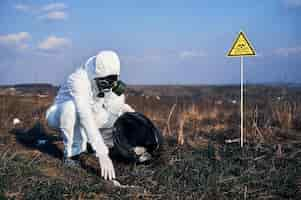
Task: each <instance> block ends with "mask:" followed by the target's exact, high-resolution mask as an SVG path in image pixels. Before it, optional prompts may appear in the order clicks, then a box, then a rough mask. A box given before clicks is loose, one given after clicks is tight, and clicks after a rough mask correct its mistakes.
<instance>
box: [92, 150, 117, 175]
mask: <svg viewBox="0 0 301 200" xmlns="http://www.w3.org/2000/svg"><path fill="white" fill-rule="evenodd" d="M96 156H97V157H98V160H99V164H100V167H101V176H102V177H103V178H104V179H105V180H113V179H115V170H114V166H113V163H112V160H111V158H110V157H109V156H108V155H106V154H98V155H96Z"/></svg>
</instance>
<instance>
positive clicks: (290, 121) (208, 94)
mask: <svg viewBox="0 0 301 200" xmlns="http://www.w3.org/2000/svg"><path fill="white" fill-rule="evenodd" d="M239 89H240V88H239V86H131V87H130V88H129V89H128V91H127V102H128V103H129V104H130V105H132V106H133V107H134V108H135V109H136V110H137V111H139V112H142V113H144V114H145V115H146V116H148V117H149V118H150V119H151V120H152V121H153V122H154V123H155V124H156V125H157V126H158V127H159V129H160V130H161V131H162V134H163V136H164V138H165V143H164V147H163V150H162V152H161V156H160V157H159V158H157V159H155V160H154V161H153V162H151V163H149V164H135V163H127V162H124V161H121V160H117V159H114V160H113V162H114V165H115V170H116V173H117V179H118V180H119V181H120V182H121V183H122V184H125V185H130V186H132V187H125V188H119V187H113V186H112V184H111V183H109V182H106V181H104V180H102V179H101V178H100V176H99V168H98V163H97V160H96V159H95V157H94V156H93V155H92V154H89V153H86V154H85V155H83V156H81V158H80V160H81V164H82V168H80V169H77V168H67V167H65V166H63V165H62V161H61V158H62V148H63V145H62V141H61V139H60V134H59V133H58V132H55V131H53V130H50V129H49V128H48V127H47V125H46V123H45V119H44V115H45V110H46V109H47V107H48V106H49V105H50V104H51V103H52V101H53V98H54V95H55V91H56V89H55V88H52V87H50V86H47V87H45V85H43V87H42V86H41V85H40V86H34V85H27V86H26V87H25V86H20V87H16V89H8V88H7V87H1V88H0V92H1V93H0V200H1V199H172V200H176V199H248V200H249V199H262V200H264V199H301V87H287V86H279V85H278V86H263V85H248V86H247V87H246V90H245V91H246V94H245V98H246V102H245V105H244V108H245V111H246V112H245V115H244V119H245V142H246V143H245V146H244V148H243V149H241V148H240V144H239V142H236V141H237V138H239V137H240V96H239V95H240V90H239ZM38 93H39V94H40V95H38ZM41 94H42V95H41ZM15 117H17V118H19V119H20V120H21V123H20V124H18V125H13V124H12V121H13V119H14V118H15ZM41 140H44V141H45V143H43V144H39V143H38V141H41Z"/></svg>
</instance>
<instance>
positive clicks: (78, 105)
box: [46, 51, 134, 179]
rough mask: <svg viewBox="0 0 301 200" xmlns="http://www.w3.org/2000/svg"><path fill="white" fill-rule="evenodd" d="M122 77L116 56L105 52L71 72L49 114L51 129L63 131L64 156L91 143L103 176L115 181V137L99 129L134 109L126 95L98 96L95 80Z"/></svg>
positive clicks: (111, 93) (47, 116)
mask: <svg viewBox="0 0 301 200" xmlns="http://www.w3.org/2000/svg"><path fill="white" fill-rule="evenodd" d="M119 74H120V61H119V58H118V56H117V54H116V53H114V52H112V51H102V52H100V53H98V54H97V55H96V56H93V57H91V58H90V59H88V61H87V62H86V63H85V64H84V65H83V66H81V67H80V68H78V69H77V70H76V71H75V72H74V73H72V74H71V75H70V76H69V77H68V78H67V80H66V82H65V83H64V84H62V86H61V87H60V89H59V91H58V94H57V96H56V99H55V102H54V104H53V105H52V106H51V107H50V108H49V109H48V110H47V112H46V120H47V122H48V125H49V126H50V127H52V128H55V129H58V130H60V132H61V133H62V136H63V141H64V156H65V157H67V158H68V157H72V156H75V155H78V154H80V153H82V152H84V151H86V148H87V142H89V143H90V144H91V146H92V148H93V149H94V150H95V152H96V156H97V157H98V159H99V162H100V165H101V168H102V176H103V177H104V178H105V179H107V178H108V179H114V178H115V171H114V168H113V164H112V161H111V159H110V158H109V156H108V153H109V151H108V147H110V146H112V145H113V142H112V135H109V136H108V135H106V136H103V135H101V133H100V132H99V128H110V127H112V126H113V124H114V122H115V120H116V119H117V118H118V117H119V116H120V115H121V114H122V113H124V112H133V111H134V110H133V109H132V108H131V107H130V106H129V105H128V104H125V97H124V95H123V94H122V95H120V96H118V95H116V94H115V93H113V92H112V90H110V92H106V93H105V96H104V97H103V98H99V97H97V94H98V92H99V91H98V88H97V87H96V84H95V82H94V78H100V77H106V76H108V75H118V76H119Z"/></svg>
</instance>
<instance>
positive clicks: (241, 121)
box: [240, 56, 244, 147]
mask: <svg viewBox="0 0 301 200" xmlns="http://www.w3.org/2000/svg"><path fill="white" fill-rule="evenodd" d="M243 58H244V57H243V56H240V146H241V147H243V146H244V59H243Z"/></svg>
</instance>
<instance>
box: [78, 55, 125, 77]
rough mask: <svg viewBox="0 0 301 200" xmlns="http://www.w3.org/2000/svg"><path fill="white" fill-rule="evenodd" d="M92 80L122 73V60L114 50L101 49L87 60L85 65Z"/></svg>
mask: <svg viewBox="0 0 301 200" xmlns="http://www.w3.org/2000/svg"><path fill="white" fill-rule="evenodd" d="M84 68H85V70H86V71H87V73H88V77H89V79H90V80H93V79H95V78H103V77H106V76H109V75H118V76H119V75H120V60H119V57H118V55H117V54H116V53H115V52H114V51H101V52H99V53H98V54H97V55H96V56H93V57H91V58H89V59H88V60H87V62H86V63H85V66H84Z"/></svg>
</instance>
